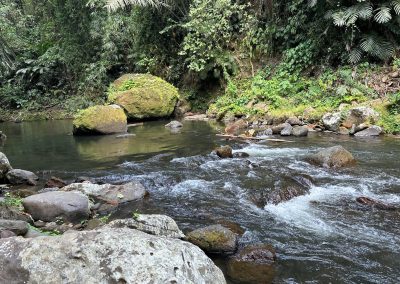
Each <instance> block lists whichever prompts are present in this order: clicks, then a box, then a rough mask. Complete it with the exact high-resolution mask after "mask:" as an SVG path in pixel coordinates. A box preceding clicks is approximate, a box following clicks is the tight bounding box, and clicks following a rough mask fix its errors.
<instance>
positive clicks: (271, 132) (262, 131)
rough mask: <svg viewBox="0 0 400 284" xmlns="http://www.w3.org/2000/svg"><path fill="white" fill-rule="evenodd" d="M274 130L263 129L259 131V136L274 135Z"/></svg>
mask: <svg viewBox="0 0 400 284" xmlns="http://www.w3.org/2000/svg"><path fill="white" fill-rule="evenodd" d="M273 134H274V132H273V131H272V129H271V128H267V129H265V130H261V131H258V132H257V137H264V136H271V135H273Z"/></svg>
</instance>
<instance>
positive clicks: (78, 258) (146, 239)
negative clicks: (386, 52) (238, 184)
mask: <svg viewBox="0 0 400 284" xmlns="http://www.w3.org/2000/svg"><path fill="white" fill-rule="evenodd" d="M0 282H1V283H149V282H152V283H215V284H224V283H226V281H225V278H224V276H223V274H222V272H221V270H220V269H219V268H218V267H217V266H215V265H214V263H213V262H212V260H211V259H209V258H208V257H207V256H206V255H205V254H204V252H202V251H201V250H200V249H199V248H198V247H196V246H194V245H192V244H190V243H188V242H184V241H181V240H178V239H170V238H165V237H158V236H152V235H149V234H146V233H143V232H140V231H137V230H132V229H128V228H121V229H115V228H100V229H98V230H93V231H83V232H77V231H73V232H68V233H65V234H64V235H61V236H55V237H51V236H47V237H40V238H32V239H23V238H9V239H2V240H0Z"/></svg>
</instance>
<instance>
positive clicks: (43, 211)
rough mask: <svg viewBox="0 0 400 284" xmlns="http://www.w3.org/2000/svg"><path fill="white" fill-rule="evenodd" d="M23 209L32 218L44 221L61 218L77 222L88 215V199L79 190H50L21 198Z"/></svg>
mask: <svg viewBox="0 0 400 284" xmlns="http://www.w3.org/2000/svg"><path fill="white" fill-rule="evenodd" d="M22 205H23V206H24V208H25V211H26V212H28V213H29V214H31V216H32V218H33V219H34V220H42V221H46V222H51V221H54V220H55V219H56V218H62V219H63V220H64V221H70V222H75V223H79V222H80V221H81V220H85V219H87V218H88V217H89V213H90V210H89V199H88V197H87V196H85V195H83V194H81V193H80V192H64V191H50V192H45V193H40V194H36V195H31V196H29V197H27V198H24V199H23V200H22Z"/></svg>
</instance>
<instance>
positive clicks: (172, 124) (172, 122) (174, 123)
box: [165, 120, 183, 129]
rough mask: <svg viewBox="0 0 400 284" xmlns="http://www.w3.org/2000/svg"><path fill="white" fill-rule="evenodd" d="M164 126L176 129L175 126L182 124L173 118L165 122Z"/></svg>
mask: <svg viewBox="0 0 400 284" xmlns="http://www.w3.org/2000/svg"><path fill="white" fill-rule="evenodd" d="M165 127H168V128H171V129H176V128H181V127H183V124H182V123H180V122H179V121H176V120H173V121H171V122H170V123H168V124H166V125H165Z"/></svg>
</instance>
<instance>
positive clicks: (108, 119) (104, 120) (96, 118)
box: [73, 105, 127, 135]
mask: <svg viewBox="0 0 400 284" xmlns="http://www.w3.org/2000/svg"><path fill="white" fill-rule="evenodd" d="M126 131H127V118H126V115H125V112H124V110H123V109H122V108H121V107H119V106H117V105H108V106H93V107H89V108H87V109H84V110H82V111H80V112H79V113H78V114H77V115H76V116H75V119H74V121H73V133H74V135H88V134H89V135H90V134H114V133H122V132H126Z"/></svg>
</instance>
